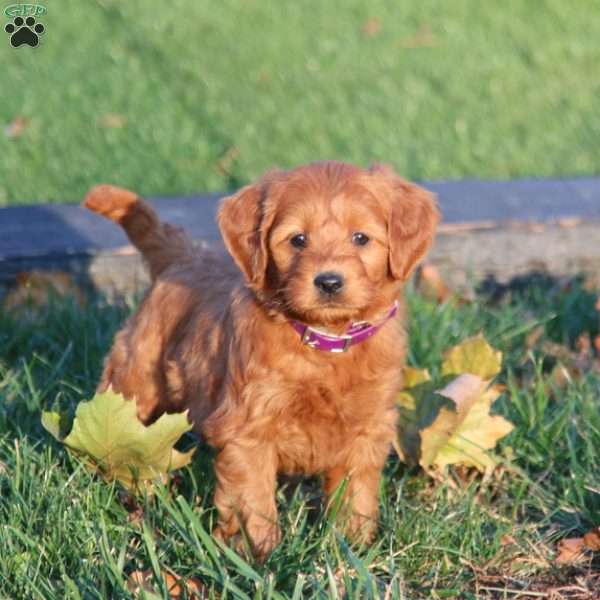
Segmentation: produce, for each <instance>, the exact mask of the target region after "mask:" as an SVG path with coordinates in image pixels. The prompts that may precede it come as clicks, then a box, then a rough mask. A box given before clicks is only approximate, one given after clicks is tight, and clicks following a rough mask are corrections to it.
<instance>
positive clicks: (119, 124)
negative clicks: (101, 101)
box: [98, 113, 127, 129]
mask: <svg viewBox="0 0 600 600" xmlns="http://www.w3.org/2000/svg"><path fill="white" fill-rule="evenodd" d="M98 125H100V127H104V128H105V129H123V127H125V125H127V117H126V116H125V115H122V114H120V113H106V114H105V115H102V116H101V117H100V118H99V119H98Z"/></svg>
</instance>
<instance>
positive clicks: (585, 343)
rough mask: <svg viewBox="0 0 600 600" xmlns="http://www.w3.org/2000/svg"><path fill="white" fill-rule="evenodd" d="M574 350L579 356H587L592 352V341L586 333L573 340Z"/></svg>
mask: <svg viewBox="0 0 600 600" xmlns="http://www.w3.org/2000/svg"><path fill="white" fill-rule="evenodd" d="M575 349H576V350H577V353H578V354H579V355H580V356H588V355H589V354H590V352H591V350H592V340H591V338H590V334H589V333H588V332H587V331H586V332H584V333H581V334H580V335H579V336H577V339H576V340H575Z"/></svg>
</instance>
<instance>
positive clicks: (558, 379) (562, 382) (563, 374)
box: [549, 362, 573, 390]
mask: <svg viewBox="0 0 600 600" xmlns="http://www.w3.org/2000/svg"><path fill="white" fill-rule="evenodd" d="M549 380H550V382H551V384H553V385H554V386H555V387H556V388H558V389H559V390H564V389H565V388H566V387H567V386H568V385H569V384H570V383H572V382H573V376H572V375H571V373H569V369H567V367H565V365H563V364H562V363H561V362H557V363H556V364H555V365H554V368H553V369H552V371H551V372H550V377H549Z"/></svg>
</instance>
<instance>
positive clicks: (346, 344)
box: [290, 300, 398, 352]
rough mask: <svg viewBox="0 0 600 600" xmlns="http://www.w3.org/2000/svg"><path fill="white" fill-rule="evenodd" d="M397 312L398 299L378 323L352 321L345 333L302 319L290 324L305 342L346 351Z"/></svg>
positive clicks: (330, 349) (336, 350)
mask: <svg viewBox="0 0 600 600" xmlns="http://www.w3.org/2000/svg"><path fill="white" fill-rule="evenodd" d="M397 312H398V301H397V300H396V301H395V302H394V304H392V306H391V308H390V309H389V310H388V311H387V313H386V314H385V316H384V317H383V318H382V319H381V320H380V321H379V322H378V323H377V324H375V325H373V324H371V323H369V322H368V321H357V322H356V323H352V325H350V327H349V328H348V330H347V331H346V333H344V334H343V335H334V334H333V333H325V332H324V331H319V330H318V329H315V328H314V327H310V326H309V325H306V324H304V323H301V322H300V321H290V324H291V326H292V327H293V328H294V329H295V330H296V331H297V332H298V333H299V334H300V337H301V339H302V343H303V344H306V345H307V346H310V347H311V348H316V349H317V350H324V351H325V352H346V350H348V348H350V346H354V345H355V344H359V343H360V342H362V341H364V340H366V339H367V338H370V337H371V336H373V335H375V334H376V333H377V332H378V331H379V330H380V329H381V328H382V327H383V326H384V325H385V324H386V323H387V322H388V321H389V320H390V319H391V318H392V317H394V316H395V315H396V313H397Z"/></svg>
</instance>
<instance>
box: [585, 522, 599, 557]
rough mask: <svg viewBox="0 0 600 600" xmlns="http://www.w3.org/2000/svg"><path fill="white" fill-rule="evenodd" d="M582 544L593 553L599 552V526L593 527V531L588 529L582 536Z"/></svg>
mask: <svg viewBox="0 0 600 600" xmlns="http://www.w3.org/2000/svg"><path fill="white" fill-rule="evenodd" d="M583 543H584V545H585V547H586V548H588V549H589V550H594V551H595V552H597V551H599V550H600V526H599V527H594V529H590V530H589V531H588V532H587V533H586V534H585V535H584V536H583Z"/></svg>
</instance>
